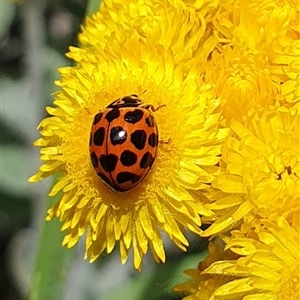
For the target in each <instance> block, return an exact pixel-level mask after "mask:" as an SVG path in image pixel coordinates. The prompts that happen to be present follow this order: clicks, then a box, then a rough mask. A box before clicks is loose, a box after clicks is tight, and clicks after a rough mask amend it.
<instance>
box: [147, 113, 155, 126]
mask: <svg viewBox="0 0 300 300" xmlns="http://www.w3.org/2000/svg"><path fill="white" fill-rule="evenodd" d="M146 124H147V125H148V126H149V127H154V124H155V121H154V118H153V116H152V115H149V117H147V118H146Z"/></svg>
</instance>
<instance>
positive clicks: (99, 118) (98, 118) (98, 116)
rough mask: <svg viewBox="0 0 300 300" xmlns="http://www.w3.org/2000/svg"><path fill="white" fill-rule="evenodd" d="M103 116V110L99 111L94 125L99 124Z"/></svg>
mask: <svg viewBox="0 0 300 300" xmlns="http://www.w3.org/2000/svg"><path fill="white" fill-rule="evenodd" d="M102 116H103V112H99V113H97V114H96V116H95V117H94V121H93V124H94V125H96V124H98V123H99V122H100V120H101V118H102Z"/></svg>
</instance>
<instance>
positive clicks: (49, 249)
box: [29, 197, 74, 300]
mask: <svg viewBox="0 0 300 300" xmlns="http://www.w3.org/2000/svg"><path fill="white" fill-rule="evenodd" d="M57 201H58V197H52V198H50V197H49V198H48V205H47V206H48V207H50V206H52V205H53V204H54V203H55V202H57ZM61 225H62V224H61V223H60V222H59V220H58V219H54V220H52V221H51V222H46V221H44V225H43V228H42V231H41V235H40V240H39V246H38V253H37V256H36V265H35V269H34V272H33V278H32V290H31V293H30V296H29V299H30V300H41V299H55V300H61V299H63V298H64V290H65V284H66V279H67V273H68V269H69V266H70V264H71V260H72V258H73V254H74V250H73V249H67V248H65V247H63V246H62V240H63V236H64V234H63V233H62V232H61V230H60V227H61Z"/></svg>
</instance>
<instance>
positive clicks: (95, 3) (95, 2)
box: [85, 0, 101, 16]
mask: <svg viewBox="0 0 300 300" xmlns="http://www.w3.org/2000/svg"><path fill="white" fill-rule="evenodd" d="M100 3H101V0H90V1H89V2H88V6H87V9H86V13H85V15H86V16H91V15H92V14H93V13H95V12H96V11H98V10H99V7H100Z"/></svg>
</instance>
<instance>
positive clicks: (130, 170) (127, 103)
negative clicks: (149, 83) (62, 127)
mask: <svg viewBox="0 0 300 300" xmlns="http://www.w3.org/2000/svg"><path fill="white" fill-rule="evenodd" d="M152 111H154V108H153V106H152V105H145V104H144V103H143V101H141V100H140V99H139V97H138V96H137V95H130V96H126V97H123V98H120V99H117V100H115V101H114V102H112V103H111V104H109V105H108V106H107V107H106V108H105V109H104V110H103V111H100V112H99V113H97V114H96V116H95V117H94V121H93V124H92V129H91V136H90V158H91V162H92V165H93V167H94V169H95V171H96V172H97V174H98V176H99V177H100V178H101V179H102V181H103V182H105V183H106V184H107V185H108V186H109V187H110V188H111V189H112V190H114V191H116V192H125V191H128V190H131V189H132V188H134V187H135V186H137V185H138V184H139V183H140V182H141V181H142V180H143V179H144V178H145V177H146V176H147V174H148V173H149V171H150V169H151V167H152V165H153V163H154V160H155V158H156V154H157V147H158V129H157V125H156V121H155V118H154V115H153V113H152Z"/></svg>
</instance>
